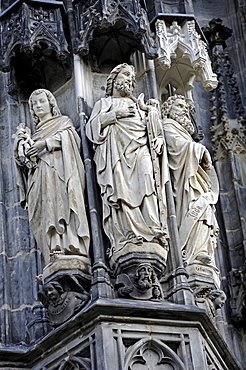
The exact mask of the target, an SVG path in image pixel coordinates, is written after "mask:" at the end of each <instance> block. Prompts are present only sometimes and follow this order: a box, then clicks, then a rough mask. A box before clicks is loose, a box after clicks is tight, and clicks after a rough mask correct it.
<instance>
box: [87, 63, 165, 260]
mask: <svg viewBox="0 0 246 370" xmlns="http://www.w3.org/2000/svg"><path fill="white" fill-rule="evenodd" d="M134 85H135V71H134V67H133V66H131V65H128V64H126V63H124V64H120V65H118V66H117V67H115V68H114V69H113V70H112V71H111V73H110V75H109V77H108V79H107V89H106V98H102V99H101V100H100V101H98V102H97V103H96V104H95V106H94V109H93V111H92V114H91V118H90V120H89V121H88V123H87V127H86V133H87V136H88V138H89V140H90V141H91V142H92V143H93V144H94V149H95V156H94V160H95V162H96V167H97V170H96V171H97V181H98V183H99V185H100V188H101V196H102V202H103V226H104V230H105V233H106V234H107V236H108V238H109V240H110V242H111V248H110V251H109V257H110V260H111V265H113V264H114V261H115V260H117V258H118V257H120V256H123V255H125V254H127V253H128V252H130V251H139V252H143V253H144V252H145V251H148V252H149V251H151V252H152V253H155V251H156V250H158V251H160V249H161V250H162V252H161V253H160V252H158V253H159V254H163V256H165V257H164V259H165V258H166V254H167V241H166V231H165V230H164V226H163V225H162V223H161V221H160V208H159V205H158V198H157V190H156V183H155V178H154V168H153V161H152V158H151V154H150V147H149V144H148V133H147V123H146V117H147V115H148V111H150V109H151V107H150V106H149V107H148V106H146V105H145V104H144V103H143V97H142V96H141V98H140V100H138V99H136V98H135V97H134V96H133V95H132V92H133V88H134ZM156 124H157V125H158V124H159V125H160V130H159V131H161V124H160V123H159V122H156ZM157 131H158V130H153V132H157ZM157 135H158V134H157ZM156 139H157V137H155V136H154V137H153V145H154V144H155V141H156ZM155 246H157V247H156V249H155ZM160 246H161V247H160Z"/></svg>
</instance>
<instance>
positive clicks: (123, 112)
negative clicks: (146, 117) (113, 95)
mask: <svg viewBox="0 0 246 370" xmlns="http://www.w3.org/2000/svg"><path fill="white" fill-rule="evenodd" d="M115 114H116V118H127V117H133V116H134V115H135V114H136V105H135V104H133V105H130V106H129V107H128V108H127V109H119V110H117V111H116V112H115Z"/></svg>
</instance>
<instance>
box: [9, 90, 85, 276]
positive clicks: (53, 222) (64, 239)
mask: <svg viewBox="0 0 246 370" xmlns="http://www.w3.org/2000/svg"><path fill="white" fill-rule="evenodd" d="M29 106H30V111H31V115H32V118H33V121H34V124H35V126H36V127H35V133H34V135H33V136H32V139H31V138H28V137H27V134H29V132H27V131H26V128H25V125H24V126H23V124H21V127H20V126H19V127H18V129H17V133H16V135H15V143H14V152H15V159H16V164H17V183H18V185H19V187H20V197H21V204H22V206H23V207H26V206H27V208H28V215H29V220H30V224H31V227H32V230H33V232H34V236H35V239H36V241H37V244H38V245H39V247H40V248H41V251H42V254H43V256H44V261H45V265H47V264H49V262H50V257H51V256H53V255H54V254H57V255H58V254H60V255H70V256H71V255H76V256H80V257H81V258H82V259H83V262H84V268H85V271H87V270H88V269H89V265H90V259H89V242H90V237H89V228H88V223H87V217H86V212H85V204H84V187H85V178H84V177H85V175H84V167H83V163H82V160H81V157H80V139H79V136H78V134H77V133H76V131H75V128H74V126H73V124H72V122H71V120H70V119H69V118H68V117H66V116H62V115H61V113H60V111H59V108H58V106H57V103H56V100H55V98H54V96H53V95H52V94H51V92H49V91H48V90H45V89H38V90H35V91H34V92H33V93H32V94H31V96H30V99H29ZM25 141H26V142H25ZM24 145H26V146H24ZM23 153H24V154H23ZM20 154H22V155H24V157H23V158H22V157H21V155H20ZM31 163H32V165H30V164H31Z"/></svg>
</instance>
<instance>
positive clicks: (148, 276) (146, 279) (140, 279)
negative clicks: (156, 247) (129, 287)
mask: <svg viewBox="0 0 246 370" xmlns="http://www.w3.org/2000/svg"><path fill="white" fill-rule="evenodd" d="M156 278H157V277H156V273H155V271H154V269H153V267H152V266H151V264H150V263H140V264H139V265H138V267H137V268H136V271H135V281H136V283H137V285H138V286H139V288H140V289H142V290H146V289H149V288H151V287H152V285H153V284H154V283H155V282H156Z"/></svg>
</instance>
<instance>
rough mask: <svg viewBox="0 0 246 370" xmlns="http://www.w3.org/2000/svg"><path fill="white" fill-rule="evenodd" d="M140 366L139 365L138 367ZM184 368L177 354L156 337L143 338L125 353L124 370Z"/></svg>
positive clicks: (176, 369) (174, 369)
mask: <svg viewBox="0 0 246 370" xmlns="http://www.w3.org/2000/svg"><path fill="white" fill-rule="evenodd" d="M140 366H141V367H140ZM140 368H141V369H142V370H145V368H146V370H148V369H152V368H153V369H155V370H164V369H166V370H185V366H184V364H183V362H182V361H181V360H180V358H179V357H178V356H177V354H176V353H175V352H174V351H173V350H172V349H171V348H170V347H168V346H167V345H166V344H164V343H163V342H161V341H160V340H158V339H153V338H143V339H141V340H139V341H138V342H137V343H135V345H134V346H132V347H130V348H129V349H128V350H127V352H126V355H125V361H124V370H137V369H140Z"/></svg>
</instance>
